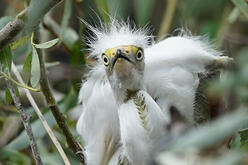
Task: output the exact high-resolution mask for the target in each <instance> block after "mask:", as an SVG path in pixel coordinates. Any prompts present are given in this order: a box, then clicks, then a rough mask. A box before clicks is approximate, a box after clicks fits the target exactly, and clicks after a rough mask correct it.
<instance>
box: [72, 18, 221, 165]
mask: <svg viewBox="0 0 248 165" xmlns="http://www.w3.org/2000/svg"><path fill="white" fill-rule="evenodd" d="M86 24H87V26H88V27H89V28H90V30H91V31H92V32H93V36H92V37H90V39H89V40H88V45H89V47H90V49H89V50H90V55H91V56H95V57H99V56H100V55H101V54H102V53H103V52H105V50H106V49H108V48H113V47H116V46H120V45H136V46H138V47H142V48H144V50H145V73H144V85H145V89H146V90H147V92H145V91H144V93H146V94H145V95H146V97H147V98H148V99H147V101H149V103H148V104H149V105H152V107H150V106H149V107H150V108H151V109H152V110H151V113H152V114H154V115H151V116H155V118H152V117H151V118H149V117H148V123H149V125H150V127H152V128H153V129H154V130H156V131H155V133H158V132H159V131H158V130H160V129H161V123H159V121H160V120H157V119H159V118H161V117H164V119H165V120H167V119H166V117H167V118H169V113H168V110H169V108H170V107H171V106H175V107H177V108H178V110H179V111H180V112H181V114H182V115H183V116H185V118H186V119H187V120H188V121H190V122H193V104H194V96H195V91H196V89H197V87H198V84H199V78H198V75H197V73H199V72H205V65H207V64H208V63H211V62H213V61H214V60H215V59H216V55H219V53H217V52H216V51H214V50H213V49H212V48H211V47H210V46H209V45H208V44H206V43H204V42H202V41H201V40H200V39H199V38H194V37H188V36H177V37H170V38H168V39H165V40H163V41H161V42H159V43H156V44H152V45H150V46H149V44H151V43H153V40H152V37H151V36H147V35H146V31H145V30H142V29H141V30H140V29H138V30H136V29H132V28H131V27H130V26H129V24H128V23H123V22H121V23H118V22H116V21H112V22H111V23H110V24H108V25H101V27H100V28H94V27H92V26H91V25H89V24H88V23H86ZM147 93H148V94H147ZM149 95H150V96H151V97H152V98H153V99H155V100H156V102H157V104H158V105H159V107H160V108H161V109H162V111H161V112H163V114H162V113H161V112H159V111H160V108H159V107H158V106H157V105H156V104H155V102H154V101H153V100H152V99H151V97H150V96H149ZM79 100H80V102H82V104H83V105H82V114H81V116H80V119H79V121H78V123H77V131H78V132H79V134H80V135H81V136H82V138H83V140H84V144H85V147H86V154H87V163H88V164H89V165H100V164H101V163H100V162H102V160H103V159H104V158H103V157H104V156H106V153H105V152H104V150H106V148H108V147H109V146H107V145H108V144H109V143H106V139H107V141H111V143H110V144H111V148H113V150H114V151H115V154H114V156H113V157H112V159H111V161H110V164H115V162H116V161H117V160H118V157H119V154H121V153H123V152H124V153H125V154H126V155H127V156H128V157H129V158H130V159H131V160H132V161H133V162H143V161H144V160H146V158H144V157H146V155H147V154H148V153H150V152H151V151H150V146H152V145H151V144H152V143H153V142H152V141H151V138H150V137H149V134H146V133H145V130H144V129H143V128H141V127H140V123H139V120H138V118H137V113H136V112H135V111H132V110H131V108H130V107H133V103H132V102H128V103H127V104H123V105H122V106H121V107H120V109H119V116H118V111H117V109H118V106H117V105H116V101H115V97H114V95H113V91H112V89H111V87H110V84H109V82H108V79H107V76H106V73H105V70H104V67H103V65H102V63H101V61H100V60H99V64H97V65H96V66H95V67H94V68H93V69H92V71H91V72H90V74H89V76H88V77H87V81H85V82H84V83H83V85H82V88H81V90H80V93H79ZM150 108H149V109H150ZM119 118H120V120H119ZM161 121H162V120H161ZM120 125H121V127H120ZM120 132H121V137H122V141H121V142H120ZM155 133H154V132H153V134H155ZM157 137H159V135H157ZM137 138H138V139H140V141H139V140H137ZM120 143H122V144H123V146H124V147H120V146H119V144H120ZM130 143H131V144H130ZM143 145H146V148H144V146H143ZM126 146H131V148H129V147H126ZM142 152H144V153H142ZM139 154H141V155H139ZM109 159H110V158H109Z"/></svg>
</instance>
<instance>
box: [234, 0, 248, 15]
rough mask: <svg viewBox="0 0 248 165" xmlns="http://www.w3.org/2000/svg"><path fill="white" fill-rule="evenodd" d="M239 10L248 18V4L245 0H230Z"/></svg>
mask: <svg viewBox="0 0 248 165" xmlns="http://www.w3.org/2000/svg"><path fill="white" fill-rule="evenodd" d="M232 2H233V3H234V4H235V5H236V6H237V7H238V8H239V10H240V11H241V12H242V13H243V14H244V15H245V16H246V17H247V18H248V4H247V2H246V1H245V0H232Z"/></svg>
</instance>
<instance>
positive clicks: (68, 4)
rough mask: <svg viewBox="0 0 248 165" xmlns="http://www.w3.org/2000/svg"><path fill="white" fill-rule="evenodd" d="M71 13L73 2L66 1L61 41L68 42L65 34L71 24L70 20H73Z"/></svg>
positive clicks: (60, 35)
mask: <svg viewBox="0 0 248 165" xmlns="http://www.w3.org/2000/svg"><path fill="white" fill-rule="evenodd" d="M71 11H72V1H71V0H65V7H64V15H63V18H62V23H61V30H60V34H59V38H60V39H61V40H63V41H64V40H66V39H67V38H65V32H66V29H67V27H68V24H69V20H70V18H71Z"/></svg>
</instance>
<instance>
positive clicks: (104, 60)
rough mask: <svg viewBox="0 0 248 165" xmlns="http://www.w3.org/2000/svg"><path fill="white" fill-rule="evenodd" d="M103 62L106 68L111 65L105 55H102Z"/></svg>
mask: <svg viewBox="0 0 248 165" xmlns="http://www.w3.org/2000/svg"><path fill="white" fill-rule="evenodd" d="M102 60H103V63H104V65H105V66H108V65H109V59H108V57H107V56H106V55H105V54H102Z"/></svg>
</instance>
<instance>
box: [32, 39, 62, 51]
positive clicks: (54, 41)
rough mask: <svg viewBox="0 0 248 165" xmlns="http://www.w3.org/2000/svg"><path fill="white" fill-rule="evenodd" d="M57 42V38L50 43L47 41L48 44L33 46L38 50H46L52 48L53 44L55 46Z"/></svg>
mask: <svg viewBox="0 0 248 165" xmlns="http://www.w3.org/2000/svg"><path fill="white" fill-rule="evenodd" d="M58 41H59V39H58V38H56V39H53V40H51V41H48V42H45V43H42V44H33V45H34V46H35V47H36V48H39V49H47V48H51V47H53V46H54V45H55V44H57V43H58Z"/></svg>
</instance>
